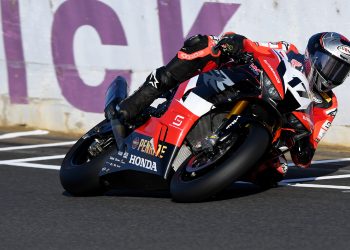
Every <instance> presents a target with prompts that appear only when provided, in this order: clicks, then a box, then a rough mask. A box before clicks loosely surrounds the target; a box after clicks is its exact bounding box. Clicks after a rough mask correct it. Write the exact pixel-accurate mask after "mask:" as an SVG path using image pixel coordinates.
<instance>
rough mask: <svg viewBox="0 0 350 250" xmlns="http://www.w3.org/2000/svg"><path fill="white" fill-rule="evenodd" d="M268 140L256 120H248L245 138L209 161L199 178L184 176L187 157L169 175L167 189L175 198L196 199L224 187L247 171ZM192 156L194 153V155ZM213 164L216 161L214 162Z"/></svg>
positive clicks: (183, 199)
mask: <svg viewBox="0 0 350 250" xmlns="http://www.w3.org/2000/svg"><path fill="white" fill-rule="evenodd" d="M269 144H270V135H269V132H268V131H267V130H266V129H265V128H264V127H263V126H262V125H261V124H259V123H253V124H250V127H249V128H248V133H247V135H246V137H245V139H244V141H243V142H242V143H241V144H240V145H239V146H238V147H233V148H231V149H230V150H228V152H226V153H225V154H223V155H221V156H220V157H219V158H220V159H216V160H215V161H213V162H212V163H211V165H212V169H210V170H209V171H208V172H207V173H205V174H204V175H201V176H199V177H198V178H194V179H188V178H184V177H185V175H188V172H187V171H186V168H188V167H191V166H190V165H189V164H191V162H193V161H191V160H190V161H189V162H187V163H186V164H184V165H183V166H181V167H180V168H179V169H178V170H177V171H176V172H175V174H174V176H173V177H172V179H171V184H170V192H171V194H172V198H173V200H174V201H177V202H198V201H202V200H205V199H207V198H209V197H211V196H212V195H214V194H216V193H218V192H219V191H221V190H223V189H224V188H225V187H227V186H228V185H230V184H231V183H232V182H234V181H236V180H237V179H238V178H239V177H241V176H242V175H244V174H245V173H246V172H247V171H249V170H250V169H251V168H252V167H253V166H254V164H256V163H257V162H258V160H259V159H260V158H261V157H262V156H263V155H264V153H265V152H266V150H267V148H268V146H269ZM193 157H195V156H193ZM214 164H218V165H217V166H216V165H214Z"/></svg>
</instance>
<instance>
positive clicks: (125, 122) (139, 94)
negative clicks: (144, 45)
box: [104, 71, 162, 149]
mask: <svg viewBox="0 0 350 250" xmlns="http://www.w3.org/2000/svg"><path fill="white" fill-rule="evenodd" d="M158 84H159V81H158V80H157V78H156V71H154V72H152V73H151V74H150V75H149V76H148V77H147V79H146V81H145V83H144V84H143V85H142V86H141V87H140V88H139V89H137V90H136V91H135V92H134V93H133V94H132V95H130V96H129V97H127V98H126V99H124V100H122V101H121V102H120V103H118V104H116V103H115V102H111V103H110V104H109V105H108V106H107V107H106V108H105V110H104V112H105V117H106V118H107V119H108V120H110V122H111V126H112V130H113V134H114V137H115V139H116V141H117V146H118V148H119V149H120V148H121V147H122V145H123V138H125V137H126V133H127V126H130V125H132V124H133V121H134V120H135V118H136V117H137V115H139V114H140V113H141V112H142V110H143V109H145V108H146V107H148V106H149V105H150V104H151V103H152V102H153V101H154V100H155V99H156V98H158V97H159V96H160V95H161V94H162V92H161V91H159V89H158Z"/></svg>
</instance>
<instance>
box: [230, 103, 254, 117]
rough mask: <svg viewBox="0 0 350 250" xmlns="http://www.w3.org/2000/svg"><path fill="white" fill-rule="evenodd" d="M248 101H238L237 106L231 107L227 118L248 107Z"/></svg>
mask: <svg viewBox="0 0 350 250" xmlns="http://www.w3.org/2000/svg"><path fill="white" fill-rule="evenodd" d="M248 103H249V102H248V101H245V100H241V101H238V102H237V103H236V104H235V106H234V107H233V108H232V109H231V111H230V113H229V114H227V116H226V118H230V117H231V116H233V115H239V114H241V113H242V112H243V110H244V109H245V108H246V107H247V105H248Z"/></svg>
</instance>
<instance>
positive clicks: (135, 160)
mask: <svg viewBox="0 0 350 250" xmlns="http://www.w3.org/2000/svg"><path fill="white" fill-rule="evenodd" d="M129 163H130V164H132V165H135V166H138V167H141V168H145V169H148V170H152V171H154V172H157V164H156V163H155V162H154V161H151V160H148V159H145V158H142V157H139V156H136V155H130V159H129Z"/></svg>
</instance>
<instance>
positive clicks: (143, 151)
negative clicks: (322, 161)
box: [60, 47, 312, 202]
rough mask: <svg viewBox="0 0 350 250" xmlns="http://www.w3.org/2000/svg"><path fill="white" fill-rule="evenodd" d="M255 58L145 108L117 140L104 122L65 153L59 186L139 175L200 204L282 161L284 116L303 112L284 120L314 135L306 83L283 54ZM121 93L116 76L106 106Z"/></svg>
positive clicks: (75, 187)
mask: <svg viewBox="0 0 350 250" xmlns="http://www.w3.org/2000/svg"><path fill="white" fill-rule="evenodd" d="M252 48H253V47H252ZM254 53H255V56H254V58H255V59H253V57H251V56H249V54H247V56H246V57H245V59H244V60H241V61H240V62H237V63H236V65H235V66H234V67H227V68H224V69H220V70H212V71H209V72H207V73H202V74H199V75H197V76H195V77H192V78H191V79H190V80H188V81H186V82H183V83H182V84H180V85H179V86H178V87H177V88H176V89H173V90H171V91H170V92H168V93H167V94H165V95H164V96H163V97H165V98H166V101H165V102H163V103H161V104H159V105H158V107H157V108H154V107H149V108H147V109H146V110H145V111H144V112H143V113H142V115H141V116H139V117H138V121H137V122H136V123H135V124H136V125H135V126H134V127H130V128H129V129H130V130H131V131H129V133H128V136H126V137H125V138H124V139H122V140H121V141H117V142H116V139H115V137H114V136H113V132H112V129H111V125H110V122H109V121H108V120H104V121H102V122H101V123H100V124H98V125H97V126H95V127H94V128H93V129H91V130H90V131H89V132H88V133H86V134H85V135H84V136H83V137H82V138H81V139H80V140H79V141H78V142H77V143H76V144H75V145H74V146H73V147H72V148H71V150H70V151H69V152H68V153H67V155H66V157H65V159H64V161H63V163H62V167H61V170H60V178H61V183H62V185H63V187H64V188H65V189H66V190H67V191H68V192H69V193H71V194H73V195H92V194H98V193H102V192H104V191H106V190H108V189H113V188H116V187H120V186H122V185H121V184H125V183H127V182H132V181H133V180H134V177H135V176H136V175H137V176H140V175H139V174H141V173H142V174H143V175H142V176H144V178H147V177H149V176H152V177H157V178H159V179H161V180H164V182H165V183H168V185H169V187H170V193H171V195H172V198H173V199H174V200H175V201H180V202H193V201H201V200H204V199H207V198H209V197H211V196H212V195H214V194H216V193H218V192H219V191H221V190H223V189H224V188H225V187H227V186H228V185H230V184H231V183H232V182H234V181H237V180H239V179H241V178H242V177H244V176H246V175H247V174H249V172H250V171H252V169H253V168H254V167H255V166H257V165H258V164H261V163H263V162H264V161H267V160H271V158H277V157H279V156H280V155H281V154H282V153H283V152H282V150H285V149H286V143H285V141H284V136H283V134H284V132H288V133H293V132H294V129H292V128H291V126H288V123H286V122H285V119H284V118H283V117H284V116H283V114H290V115H291V116H292V113H291V112H292V111H295V110H297V111H298V110H300V111H303V112H301V114H302V115H300V116H299V117H296V116H295V117H291V118H290V119H289V120H290V121H293V123H296V124H297V125H298V126H299V127H301V128H305V131H310V130H312V129H311V128H310V126H312V123H311V122H310V117H308V110H309V109H310V106H311V105H312V102H311V99H310V92H309V84H308V81H307V79H306V78H305V76H304V74H302V73H301V72H300V71H298V70H297V69H295V68H293V67H292V66H291V65H290V63H289V62H288V61H287V57H286V54H285V52H283V51H280V50H273V49H270V48H265V49H262V48H257V49H256V51H254ZM228 89H229V90H230V91H225V90H228ZM126 96H127V83H126V81H125V80H124V79H123V78H122V77H117V79H116V80H115V81H114V82H113V83H112V84H111V85H110V87H109V89H108V91H107V94H106V106H107V105H108V104H109V103H111V102H112V101H115V100H118V101H121V100H123V99H124V98H126ZM294 125H295V124H294ZM294 127H295V126H294ZM301 136H303V135H301Z"/></svg>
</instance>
